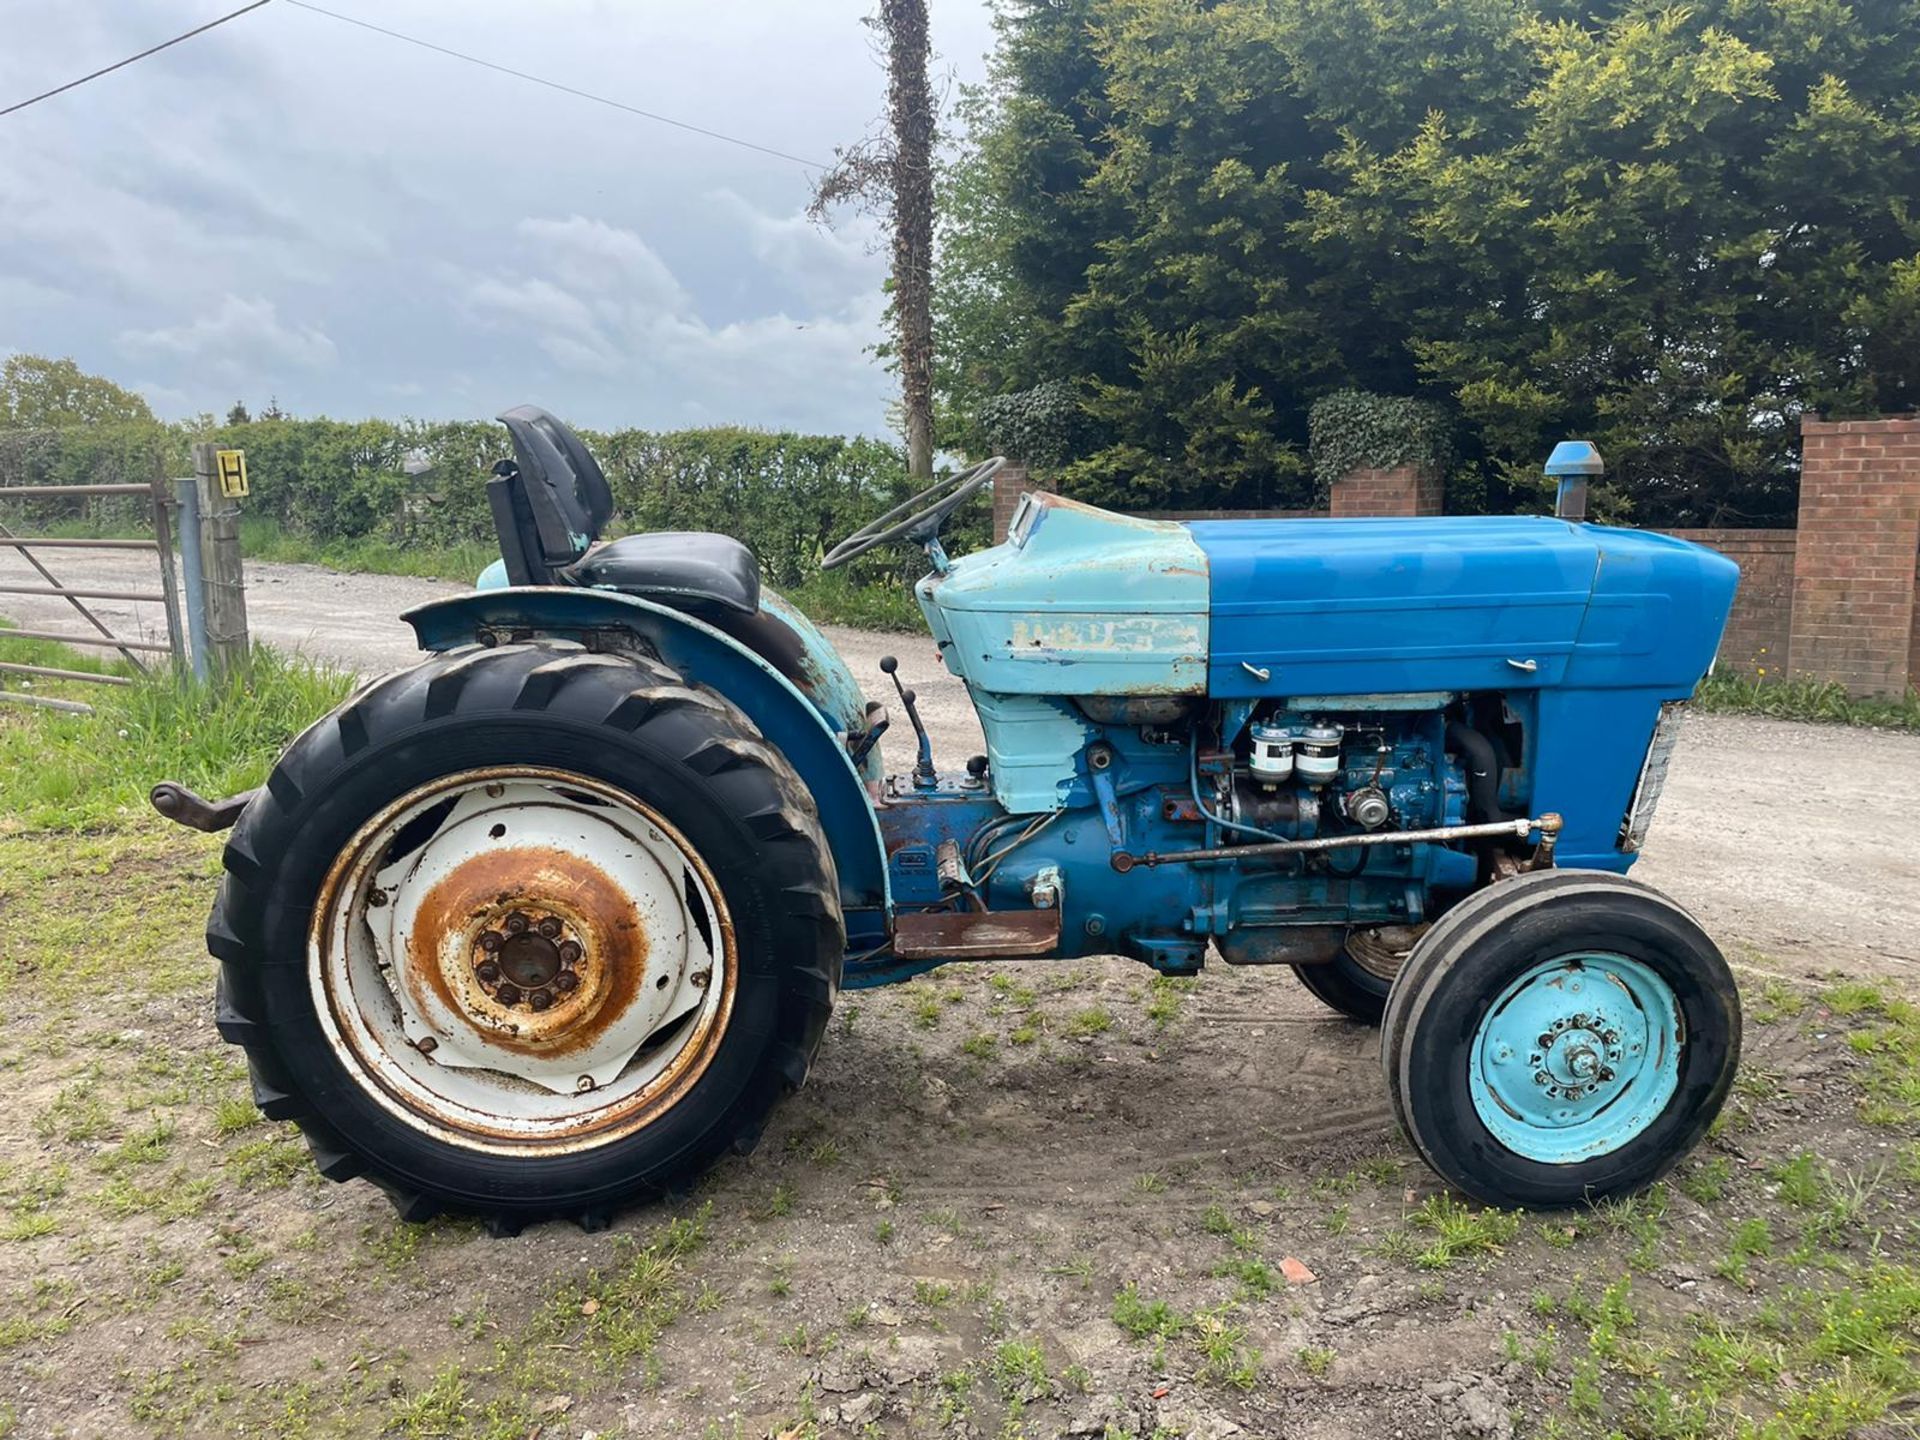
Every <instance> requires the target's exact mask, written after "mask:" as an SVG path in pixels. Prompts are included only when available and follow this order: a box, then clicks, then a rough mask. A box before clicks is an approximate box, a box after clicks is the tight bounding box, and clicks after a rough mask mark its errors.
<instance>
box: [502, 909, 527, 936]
mask: <svg viewBox="0 0 1920 1440" xmlns="http://www.w3.org/2000/svg"><path fill="white" fill-rule="evenodd" d="M526 928H527V917H526V916H524V915H522V914H521V913H520V912H519V911H518V910H516V911H514V912H513V913H512V914H511V915H509V916H507V933H508V934H509V935H520V934H524V933H525V931H526Z"/></svg>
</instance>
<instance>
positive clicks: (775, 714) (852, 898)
mask: <svg viewBox="0 0 1920 1440" xmlns="http://www.w3.org/2000/svg"><path fill="white" fill-rule="evenodd" d="M400 618H401V619H403V620H405V621H406V622H407V623H408V624H409V625H411V626H412V627H413V632H414V634H415V635H416V636H417V637H419V641H420V646H421V648H422V649H425V650H434V651H439V650H451V649H453V648H455V647H456V646H460V645H470V644H472V643H473V642H474V641H476V640H478V641H479V642H480V643H482V644H494V643H499V642H501V641H504V640H508V639H513V638H519V637H523V636H526V635H556V636H562V637H564V638H567V639H570V640H579V641H582V642H583V643H586V644H588V645H594V646H596V647H597V648H601V649H607V650H615V651H617V650H618V649H620V648H621V642H622V641H623V640H624V641H627V642H628V643H631V640H632V639H633V638H635V637H637V638H638V639H639V640H641V641H643V642H644V643H645V645H646V647H647V649H648V650H650V651H651V652H652V653H653V654H655V655H657V656H658V657H659V658H660V659H661V661H662V662H664V663H665V664H667V665H670V666H672V667H673V668H674V669H675V670H677V671H679V672H680V674H681V675H683V676H685V677H686V678H687V679H688V680H691V681H694V682H695V683H697V684H701V685H705V686H707V687H708V688H709V689H711V690H715V691H717V692H718V693H720V694H722V695H724V696H726V697H727V699H729V700H730V701H732V702H733V703H734V704H735V705H738V706H739V707H740V708H741V709H742V710H743V711H745V712H746V714H747V718H748V719H750V720H752V721H753V723H754V724H755V726H757V727H758V728H759V730H760V733H761V734H762V735H763V736H765V737H766V739H767V742H768V743H769V744H771V745H774V746H777V747H778V748H779V750H780V752H781V753H782V754H783V755H785V756H786V757H787V762H788V763H789V764H790V765H792V766H793V768H794V769H795V770H796V771H798V772H799V775H800V778H801V780H802V781H804V782H805V784H806V786H807V789H808V790H810V791H811V792H812V793H813V798H814V802H815V804H817V805H818V806H819V809H820V826H821V829H822V830H823V831H824V832H825V835H826V839H827V845H828V847H829V848H830V849H831V850H832V852H833V859H834V865H835V867H836V868H837V870H838V871H839V875H840V905H841V908H842V910H869V909H880V910H884V909H886V908H887V907H888V906H889V903H890V902H889V899H888V894H887V866H886V852H885V851H884V850H883V849H882V848H881V844H880V826H879V822H878V820H877V819H876V818H875V816H874V813H873V805H872V802H871V801H870V800H869V799H868V798H867V790H866V786H865V785H864V784H863V783H862V781H861V777H860V775H859V773H858V772H857V771H856V770H855V769H854V765H853V761H852V759H851V758H850V757H849V756H848V754H847V749H846V745H845V739H844V737H845V733H846V732H845V726H846V724H847V723H849V720H850V718H851V717H847V716H843V715H841V714H839V713H837V712H839V711H840V710H841V709H843V708H844V707H845V706H847V705H848V704H850V703H852V702H851V701H849V699H848V697H847V696H844V695H841V694H839V693H837V692H838V691H839V690H840V689H848V690H849V691H850V693H851V694H852V696H853V697H854V699H856V700H857V694H858V692H857V689H853V688H852V680H851V677H850V676H847V677H846V679H845V682H844V685H842V684H838V683H836V684H835V685H834V686H833V687H832V689H833V692H834V693H831V694H830V695H822V696H820V697H818V699H820V700H826V701H827V703H828V704H830V705H831V706H832V708H833V711H834V712H835V713H833V714H831V715H830V714H829V713H828V711H826V710H825V709H823V708H821V707H820V705H819V704H818V703H817V700H816V699H815V698H810V697H809V696H808V695H807V694H806V693H805V692H803V691H802V690H801V689H800V687H799V686H797V685H796V684H795V683H794V682H793V681H792V680H790V679H788V678H787V677H786V676H785V675H783V674H781V673H780V671H778V670H776V669H775V668H774V667H773V666H772V665H770V664H768V663H767V661H765V660H763V659H762V658H761V657H760V656H759V655H756V654H755V653H754V652H753V651H752V650H750V649H748V648H747V647H746V646H745V645H743V644H742V643H741V642H740V641H738V640H736V639H734V638H733V637H732V636H730V635H727V634H725V633H723V632H722V631H720V630H717V629H715V628H714V627H713V626H711V625H709V624H707V623H706V622H705V621H702V620H696V619H695V618H694V617H693V616H691V615H687V614H684V613H683V612H681V611H678V610H672V609H669V608H667V607H666V606H664V605H659V604H656V603H654V602H653V601H651V600H643V599H641V598H640V597H638V596H636V595H623V594H621V593H619V592H617V591H613V590H563V589H556V588H552V587H547V586H524V587H508V588H504V589H496V590H478V591H475V592H474V593H473V594H471V595H458V596H455V597H453V598H452V599H448V600H434V601H431V602H429V603H428V604H425V605H420V606H416V607H415V608H414V609H412V610H409V611H407V612H406V613H405V614H404V615H402V616H401V617H400ZM811 628H812V627H811V626H809V627H808V629H809V630H811ZM815 633H816V634H817V632H815ZM821 643H823V644H824V641H822V642H821ZM827 658H828V657H823V656H820V655H817V654H816V655H811V656H810V657H809V659H810V661H811V662H812V664H813V665H814V667H815V668H816V669H820V670H823V671H825V672H828V674H829V675H831V676H833V678H834V679H835V680H836V682H837V680H838V677H839V676H842V675H845V674H846V667H845V665H844V664H842V663H840V662H839V658H838V656H832V657H830V658H831V661H832V663H831V664H828V663H826V661H827ZM836 721H839V725H838V727H836V724H835V722H836Z"/></svg>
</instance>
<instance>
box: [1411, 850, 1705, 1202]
mask: <svg viewBox="0 0 1920 1440" xmlns="http://www.w3.org/2000/svg"><path fill="white" fill-rule="evenodd" d="M1739 1058H1740V1004H1739V998H1738V996H1737V994H1736V993H1735V989H1734V983H1733V975H1732V973H1731V972H1730V971H1729V970H1728V968H1727V963H1726V961H1725V960H1724V959H1723V958H1722V957H1721V955H1720V952H1719V950H1718V949H1717V948H1716V947H1715V946H1714V944H1713V941H1712V940H1711V939H1709V938H1708V937H1707V935H1706V933H1705V932H1704V931H1703V930H1702V929H1701V928H1700V926H1699V925H1698V923H1696V922H1695V921H1694V919H1693V917H1692V916H1690V915H1689V914H1687V912H1686V911H1685V910H1683V909H1682V908H1681V907H1680V906H1679V905H1677V904H1675V903H1674V902H1673V901H1672V900H1669V899H1668V898H1667V897H1666V896H1664V895H1662V894H1660V893H1659V892H1658V891H1657V890H1653V889H1650V888H1649V887H1647V886H1645V885H1639V884H1636V883H1634V882H1633V881H1630V880H1627V879H1625V878H1623V877H1621V876H1618V875H1614V874H1610V873H1607V872H1603V871H1582V870H1565V871H1559V870H1556V871H1543V872H1540V873H1538V874H1531V875H1523V876H1520V877H1518V878H1516V879H1512V880H1504V881H1501V882H1499V883H1498V884H1496V885H1493V886H1490V887H1489V888H1488V889H1486V890H1484V891H1481V892H1480V893H1478V894H1475V895H1473V896H1470V897H1469V898H1468V899H1467V900H1465V901H1463V902H1462V903H1461V904H1459V905H1458V906H1456V907H1455V908H1454V909H1452V910H1450V911H1448V912H1447V914H1446V915H1444V916H1442V917H1441V919H1440V920H1438V921H1437V922H1435V924H1434V926H1433V928H1432V929H1431V930H1430V931H1428V932H1427V934H1426V936H1425V937H1424V938H1423V939H1422V940H1421V942H1420V944H1419V945H1418V946H1416V947H1415V949H1414V952H1413V955H1412V957H1411V958H1410V959H1409V960H1408V961H1407V964H1406V966H1405V968H1404V969H1402V971H1401V973H1400V976H1399V978H1398V979H1397V980H1396V981H1395V983H1394V987H1393V993H1392V995H1391V997H1390V998H1389V1000H1388V1003H1387V1014H1386V1022H1385V1029H1384V1034H1383V1037H1382V1046H1381V1060H1382V1063H1383V1065H1384V1067H1385V1069H1386V1072H1387V1087H1388V1092H1389V1094H1390V1095H1391V1097H1392V1099H1393V1104H1394V1109H1395V1111H1396V1113H1397V1114H1398V1115H1399V1117H1400V1120H1401V1122H1402V1124H1403V1125H1404V1126H1405V1128H1406V1131H1407V1134H1408V1136H1409V1138H1411V1139H1412V1141H1413V1143H1414V1145H1415V1146H1416V1147H1417V1148H1418V1149H1419V1151H1420V1153H1421V1154H1422V1155H1423V1156H1425V1158H1426V1160H1427V1163H1428V1164H1429V1165H1431V1166H1432V1167H1433V1169H1434V1170H1435V1171H1436V1172H1438V1174H1439V1175H1440V1176H1441V1178H1442V1179H1444V1180H1446V1181H1448V1182H1449V1183H1451V1184H1453V1185H1455V1186H1457V1187H1458V1188H1459V1189H1461V1190H1464V1191H1466V1192H1467V1193H1468V1194H1470V1195H1473V1196H1476V1197H1477V1198H1479V1199H1481V1200H1484V1201H1486V1202H1488V1203H1489V1204H1494V1205H1512V1206H1526V1207H1529V1208H1533V1209H1552V1208H1557V1207H1561V1206H1567V1205H1573V1204H1577V1203H1580V1202H1582V1201H1593V1200H1600V1199H1604V1198H1606V1197H1608V1196H1612V1195H1624V1194H1631V1193H1632V1192H1634V1191H1636V1190H1640V1189H1643V1188H1644V1187H1646V1186H1647V1185H1649V1184H1651V1183H1652V1182H1653V1181H1654V1180H1656V1179H1657V1178H1659V1176H1660V1175H1661V1174H1663V1173H1664V1172H1665V1171H1666V1170H1667V1169H1668V1168H1669V1167H1670V1166H1672V1165H1673V1164H1674V1163H1675V1162H1677V1161H1678V1160H1679V1159H1680V1158H1681V1157H1682V1156H1684V1155H1685V1154H1686V1153H1687V1152H1688V1151H1689V1150H1691V1149H1692V1148H1693V1147H1694V1145H1696V1144H1697V1143H1698V1142H1699V1141H1700V1139H1701V1137H1702V1136H1704V1135H1705V1134H1706V1131H1707V1127H1708V1126H1709V1125H1711V1124H1712V1123H1713V1119H1714V1117H1715V1116H1716V1115H1717V1114H1719V1112H1720V1107H1721V1105H1722V1104H1723V1103H1724V1102H1725V1100H1726V1097H1727V1092H1728V1091H1729V1089H1730V1088H1731V1087H1732V1084H1733V1077H1734V1070H1735V1067H1736V1066H1737V1064H1738V1063H1739Z"/></svg>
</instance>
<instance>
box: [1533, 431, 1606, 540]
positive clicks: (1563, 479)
mask: <svg viewBox="0 0 1920 1440" xmlns="http://www.w3.org/2000/svg"><path fill="white" fill-rule="evenodd" d="M1606 471H1607V467H1606V465H1605V464H1604V463H1603V462H1602V461H1601V459H1600V451H1599V449H1598V448H1597V447H1596V446H1595V445H1594V444H1593V442H1592V441H1590V440H1562V441H1561V442H1560V443H1559V444H1558V445H1556V446H1554V447H1553V454H1551V455H1549V456H1548V457H1547V474H1548V475H1549V476H1550V477H1552V478H1553V479H1555V480H1558V481H1559V482H1560V487H1559V490H1558V491H1557V492H1556V494H1555V495H1554V500H1553V513H1554V514H1555V515H1558V516H1559V517H1560V518H1561V519H1562V520H1584V519H1586V518H1587V482H1588V481H1589V480H1590V479H1591V478H1592V477H1593V476H1595V475H1604V474H1606Z"/></svg>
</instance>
